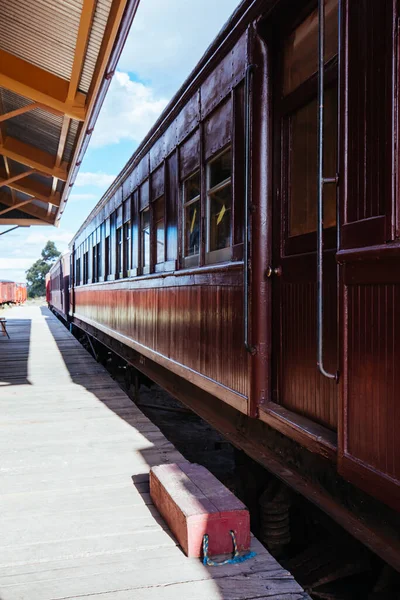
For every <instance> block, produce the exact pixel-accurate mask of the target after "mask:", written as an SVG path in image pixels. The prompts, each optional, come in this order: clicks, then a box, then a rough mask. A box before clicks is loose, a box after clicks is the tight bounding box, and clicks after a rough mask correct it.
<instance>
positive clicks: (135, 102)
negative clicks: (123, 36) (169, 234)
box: [0, 0, 239, 281]
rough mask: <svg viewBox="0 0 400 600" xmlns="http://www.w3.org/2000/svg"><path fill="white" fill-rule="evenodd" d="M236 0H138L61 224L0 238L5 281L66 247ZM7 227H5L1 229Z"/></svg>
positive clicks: (0, 265)
mask: <svg viewBox="0 0 400 600" xmlns="http://www.w3.org/2000/svg"><path fill="white" fill-rule="evenodd" d="M238 4H239V0H141V1H140V4H139V8H138V11H137V13H136V16H135V20H134V22H133V25H132V28H131V31H130V33H129V36H128V39H127V41H126V44H125V48H124V50H123V52H122V54H121V58H120V60H119V64H118V69H117V71H116V73H115V75H114V78H113V80H112V82H111V85H110V88H109V90H108V94H107V97H106V99H105V101H104V104H103V107H102V110H101V113H100V115H99V118H98V120H97V124H96V127H95V130H94V132H93V135H92V139H91V142H90V145H89V148H88V150H87V151H86V155H85V158H84V160H83V162H82V165H81V167H80V172H79V174H78V177H77V179H76V182H75V185H74V187H73V191H72V193H71V194H70V197H69V200H68V203H67V206H66V209H65V211H64V214H63V215H62V217H61V222H60V226H59V227H58V228H55V227H46V226H43V227H39V226H38V227H36V226H32V227H29V228H21V229H17V230H15V231H13V232H11V233H7V234H6V235H3V236H1V235H0V279H11V280H14V281H25V271H26V270H27V269H28V268H29V267H30V266H31V265H32V263H34V262H35V260H37V259H38V258H40V252H41V250H42V248H43V247H44V246H45V244H46V242H47V241H48V240H52V241H54V242H55V244H56V246H57V248H58V249H59V250H60V251H61V252H64V251H65V250H67V248H68V243H69V241H70V240H71V239H72V237H73V235H74V233H75V232H76V231H77V230H78V229H79V227H80V225H81V224H82V222H83V221H84V220H85V218H86V217H87V215H88V214H89V213H90V211H91V210H92V209H93V208H94V206H95V205H96V204H97V202H98V201H99V200H100V198H101V197H102V195H103V194H104V192H105V191H106V190H107V188H108V187H109V186H110V184H111V183H112V181H113V180H114V178H115V177H116V176H117V175H118V173H119V172H120V171H121V169H122V168H123V166H124V165H125V163H126V162H127V161H128V159H129V158H130V156H131V155H132V154H133V152H134V151H135V149H136V148H137V146H138V145H139V143H140V142H141V141H142V139H143V138H144V137H145V135H146V133H147V132H148V131H149V129H150V128H151V126H152V125H153V123H154V122H155V121H156V120H157V118H158V116H159V115H160V114H161V112H162V111H163V109H164V108H165V106H166V105H167V104H168V102H169V100H170V99H171V98H172V97H173V96H174V94H175V92H177V90H178V89H179V87H180V86H181V84H182V83H183V82H184V80H185V79H186V77H187V76H188V75H189V73H190V72H191V70H192V69H193V68H194V67H195V66H196V64H197V62H198V61H199V59H200V58H201V56H202V55H203V54H204V52H205V50H206V49H207V47H208V46H209V44H210V43H211V42H212V41H213V39H214V38H215V37H216V35H217V33H218V32H219V30H220V29H221V28H222V26H223V25H224V23H225V22H226V21H227V20H228V18H229V16H230V15H231V14H232V13H233V11H234V10H235V8H236V6H237V5H238ZM8 228H9V226H0V232H1V231H5V230H6V229H8Z"/></svg>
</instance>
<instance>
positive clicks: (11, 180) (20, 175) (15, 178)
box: [0, 169, 36, 187]
mask: <svg viewBox="0 0 400 600" xmlns="http://www.w3.org/2000/svg"><path fill="white" fill-rule="evenodd" d="M35 172H36V171H35V169H29V170H28V171H24V172H23V173H18V175H13V177H8V179H1V178H0V187H3V186H5V185H8V186H9V187H12V186H11V185H10V184H11V183H14V182H15V181H18V180H19V179H24V177H28V176H29V175H32V173H35Z"/></svg>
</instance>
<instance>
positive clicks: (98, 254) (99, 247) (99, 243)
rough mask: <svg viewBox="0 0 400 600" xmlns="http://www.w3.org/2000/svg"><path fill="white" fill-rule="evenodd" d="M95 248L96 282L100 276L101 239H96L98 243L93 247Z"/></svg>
mask: <svg viewBox="0 0 400 600" xmlns="http://www.w3.org/2000/svg"><path fill="white" fill-rule="evenodd" d="M95 248H96V261H97V271H96V282H99V281H100V280H101V276H102V275H101V274H102V263H101V238H98V242H97V244H96V246H95Z"/></svg>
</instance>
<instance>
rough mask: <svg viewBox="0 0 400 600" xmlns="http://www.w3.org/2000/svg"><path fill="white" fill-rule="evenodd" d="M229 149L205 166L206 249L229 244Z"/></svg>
mask: <svg viewBox="0 0 400 600" xmlns="http://www.w3.org/2000/svg"><path fill="white" fill-rule="evenodd" d="M231 172H232V154H231V150H230V149H229V150H227V151H225V152H224V153H223V154H220V155H219V156H217V158H214V159H213V160H212V161H211V162H210V163H209V164H208V166H207V214H208V226H207V250H208V252H214V251H215V250H222V249H223V248H229V247H230V246H231V221H232V183H231Z"/></svg>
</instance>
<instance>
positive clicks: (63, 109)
mask: <svg viewBox="0 0 400 600" xmlns="http://www.w3.org/2000/svg"><path fill="white" fill-rule="evenodd" d="M0 86H1V87H4V88H6V89H8V90H11V91H12V92H15V93H16V94H19V95H21V96H24V97H25V98H30V99H31V100H33V101H35V102H40V103H41V104H43V105H44V106H48V107H50V108H51V109H54V110H57V111H59V112H60V113H62V114H65V115H67V116H69V117H70V118H72V119H76V120H78V121H84V120H85V116H86V108H85V103H86V95H85V94H82V93H81V92H79V93H76V94H75V96H74V97H73V98H70V99H69V100H67V97H68V92H69V87H70V86H69V82H68V81H66V80H65V79H62V78H61V77H57V75H53V74H52V73H49V72H48V71H45V70H44V69H41V68H40V67H36V66H35V65H32V64H31V63H29V62H27V61H25V60H23V59H21V58H18V57H17V56H14V55H13V54H10V53H9V52H5V51H4V50H0Z"/></svg>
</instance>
